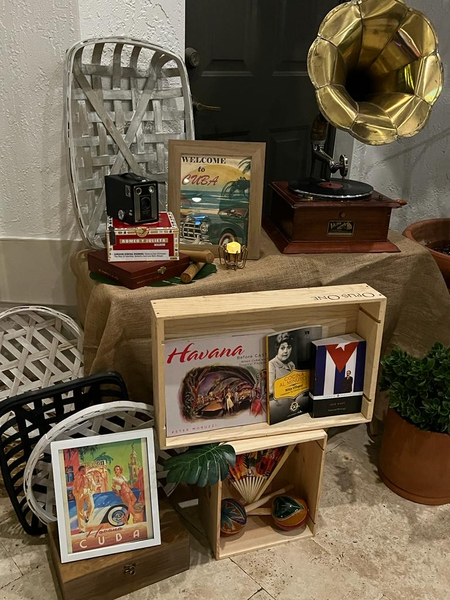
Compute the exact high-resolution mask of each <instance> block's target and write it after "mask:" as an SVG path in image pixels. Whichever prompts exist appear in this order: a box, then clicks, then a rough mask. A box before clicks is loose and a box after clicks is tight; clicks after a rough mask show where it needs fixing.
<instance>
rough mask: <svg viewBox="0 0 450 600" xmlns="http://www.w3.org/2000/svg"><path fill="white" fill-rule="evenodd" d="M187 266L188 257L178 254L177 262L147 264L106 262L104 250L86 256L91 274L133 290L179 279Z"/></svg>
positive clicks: (150, 262)
mask: <svg viewBox="0 0 450 600" xmlns="http://www.w3.org/2000/svg"><path fill="white" fill-rule="evenodd" d="M188 266H189V256H186V255H185V254H180V258H179V260H161V261H156V262H155V261H148V262H114V263H111V262H108V254H107V251H106V250H96V251H95V252H90V253H89V254H88V267H89V271H90V272H91V273H95V274H96V275H100V276H101V277H106V278H107V279H111V280H112V281H114V282H116V283H118V284H120V285H123V286H125V287H127V288H129V289H130V290H135V289H137V288H140V287H144V286H146V285H150V284H152V283H156V282H158V281H163V280H164V279H170V278H171V277H179V276H180V275H181V273H183V271H185V270H186V269H187V268H188Z"/></svg>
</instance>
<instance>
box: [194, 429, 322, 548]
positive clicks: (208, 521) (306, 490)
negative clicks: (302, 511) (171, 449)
mask: <svg viewBox="0 0 450 600" xmlns="http://www.w3.org/2000/svg"><path fill="white" fill-rule="evenodd" d="M229 443H230V444H231V445H232V446H233V447H234V449H235V451H236V454H243V453H244V452H253V451H256V450H265V449H268V448H276V447H279V446H291V445H293V444H295V448H294V450H293V451H292V452H291V454H290V455H289V457H288V459H287V460H286V462H285V463H284V464H283V466H282V467H281V469H280V470H279V472H278V473H277V474H276V475H275V477H274V479H273V480H272V482H271V484H270V485H269V487H268V489H267V493H270V492H272V491H276V490H278V489H281V488H282V487H284V486H285V485H287V484H293V485H294V489H293V490H292V491H290V492H289V494H292V495H296V496H298V497H299V498H302V499H303V500H305V502H306V503H307V505H308V508H309V515H308V519H307V522H306V526H302V527H301V528H299V529H297V530H295V529H294V530H292V531H282V530H281V529H278V528H276V527H275V525H274V524H273V521H272V517H270V516H267V517H266V516H264V517H259V516H251V515H249V516H248V520H247V524H246V526H245V527H244V529H243V531H242V532H241V533H239V534H238V535H234V536H225V537H224V536H221V535H220V507H221V501H222V499H223V498H235V499H237V500H239V501H241V502H242V498H241V497H240V495H239V493H238V492H237V491H236V489H235V488H234V486H233V485H232V484H231V483H229V482H228V480H225V481H223V482H219V483H218V484H217V485H215V486H213V487H206V488H203V489H200V497H199V511H200V517H201V519H202V522H203V525H204V527H205V530H206V534H207V536H208V539H209V542H210V544H211V548H212V550H213V553H214V556H215V557H216V558H217V559H221V558H227V557H229V556H234V555H235V554H242V553H244V552H250V551H252V550H259V549H261V548H270V547H272V546H275V545H277V544H283V543H285V542H289V541H292V540H299V539H307V538H310V537H312V536H313V535H314V534H315V532H316V527H317V517H318V510H319V500H320V493H321V487H322V475H323V466H324V460H325V449H326V443H327V434H326V433H325V431H323V430H320V429H319V430H316V431H306V432H303V433H290V434H284V435H274V436H270V437H268V438H256V439H252V440H245V441H236V442H229ZM265 493H266V492H265ZM265 493H264V494H265Z"/></svg>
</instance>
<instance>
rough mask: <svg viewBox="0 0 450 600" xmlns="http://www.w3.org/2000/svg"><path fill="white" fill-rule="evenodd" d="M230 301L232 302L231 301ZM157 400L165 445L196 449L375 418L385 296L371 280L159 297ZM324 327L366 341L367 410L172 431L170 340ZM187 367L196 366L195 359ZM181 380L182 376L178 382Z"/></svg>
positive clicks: (326, 332) (327, 332)
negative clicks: (169, 413)
mask: <svg viewBox="0 0 450 600" xmlns="http://www.w3.org/2000/svg"><path fill="white" fill-rule="evenodd" d="M230 298H232V301H231V300H230ZM151 311H152V367H153V399H154V406H155V413H156V424H157V434H158V441H159V446H160V448H163V449H166V448H177V447H183V446H195V445H197V444H208V443H213V442H227V441H230V440H245V439H248V438H257V437H266V436H272V435H280V434H283V433H296V432H301V431H311V430H316V429H326V428H328V427H338V426H348V425H354V424H355V425H356V424H359V423H367V422H369V421H371V419H372V416H373V410H374V404H375V394H376V390H377V376H378V365H379V361H380V352H381V340H382V337H383V326H384V319H385V312H386V298H385V296H383V295H382V294H380V293H379V292H377V291H376V290H374V289H373V288H371V287H370V286H368V285H367V284H365V283H361V284H354V285H339V286H328V287H317V288H303V289H292V290H283V292H282V293H280V291H279V290H274V291H262V292H247V293H241V294H233V295H232V296H230V295H229V294H224V295H216V296H198V297H194V298H191V301H190V302H188V303H186V300H185V299H184V298H168V299H167V298H166V299H165V300H153V301H152V302H151ZM311 323H317V324H320V325H322V336H323V337H324V338H325V337H330V336H333V335H341V334H345V333H357V334H358V335H360V336H361V337H362V338H363V339H365V340H366V344H367V347H366V364H365V375H364V388H363V399H362V406H361V412H359V413H352V414H340V415H335V416H327V417H321V418H312V417H311V416H310V414H308V413H305V414H302V415H299V416H296V417H293V418H291V419H288V420H287V421H282V422H281V423H277V424H276V425H269V424H268V423H267V421H264V422H261V423H259V424H254V425H243V426H237V427H223V428H217V429H211V430H205V431H201V430H199V431H198V432H194V433H192V432H191V433H188V434H186V433H181V434H179V435H171V436H169V435H168V430H167V403H168V402H178V398H177V397H176V396H169V395H168V394H167V391H166V357H165V351H166V343H167V341H168V340H184V341H185V340H187V339H188V340H189V339H190V338H200V337H202V336H210V335H211V332H214V335H215V336H217V338H220V336H225V335H226V334H230V333H233V334H237V333H244V332H245V333H251V332H255V333H256V332H261V331H263V330H266V329H267V328H272V329H273V330H284V329H295V328H297V327H301V326H303V325H310V324H311ZM189 364H193V363H192V362H191V363H189ZM180 384H181V380H180Z"/></svg>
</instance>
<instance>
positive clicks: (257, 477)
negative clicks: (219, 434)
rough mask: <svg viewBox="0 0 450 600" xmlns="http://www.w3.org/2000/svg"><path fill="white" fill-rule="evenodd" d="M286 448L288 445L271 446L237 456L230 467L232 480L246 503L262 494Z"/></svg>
mask: <svg viewBox="0 0 450 600" xmlns="http://www.w3.org/2000/svg"><path fill="white" fill-rule="evenodd" d="M286 450H287V446H284V447H281V448H269V449H268V450H259V451H257V452H248V453H246V454H239V455H238V456H237V457H236V464H235V466H234V467H231V466H230V468H229V475H230V480H231V483H232V484H233V485H234V487H235V488H236V489H237V491H238V492H239V493H240V495H241V496H242V498H243V499H244V501H245V502H246V504H250V503H251V502H254V501H255V500H257V499H258V496H260V495H261V494H262V492H263V491H264V489H265V488H266V485H267V483H268V480H269V478H270V476H271V475H272V473H273V471H274V469H275V468H276V467H277V466H278V464H279V463H280V461H281V459H282V458H283V456H284V454H285V452H286ZM283 462H284V461H283Z"/></svg>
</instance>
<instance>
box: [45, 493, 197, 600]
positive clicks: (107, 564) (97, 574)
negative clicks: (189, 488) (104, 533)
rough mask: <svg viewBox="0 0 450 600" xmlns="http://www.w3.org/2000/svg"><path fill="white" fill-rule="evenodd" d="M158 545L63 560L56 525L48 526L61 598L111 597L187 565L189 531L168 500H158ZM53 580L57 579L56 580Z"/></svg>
mask: <svg viewBox="0 0 450 600" xmlns="http://www.w3.org/2000/svg"><path fill="white" fill-rule="evenodd" d="M160 519H161V546H154V547H153V548H143V549H141V550H132V551H130V552H121V553H120V554H111V555H110V556H100V557H98V558H89V559H85V560H80V561H75V562H70V563H64V564H62V563H61V561H60V558H59V540H58V528H57V525H56V523H51V524H50V525H49V526H48V539H49V545H50V554H51V557H52V562H53V568H54V572H55V575H56V580H57V584H58V587H59V589H60V591H61V596H62V598H63V600H99V599H100V598H101V599H102V600H113V599H114V598H118V597H119V596H123V595H125V594H130V593H131V592H134V591H136V590H139V589H141V588H143V587H147V586H149V585H151V584H152V583H156V582H157V581H161V580H162V579H166V578H167V577H172V576H173V575H176V574H177V573H181V572H183V571H187V570H188V569H189V535H188V533H187V531H186V530H185V528H184V527H183V525H182V524H181V521H180V519H179V517H178V515H177V513H176V512H175V510H174V509H173V508H172V507H171V505H170V504H169V502H168V501H167V500H163V501H161V502H160ZM55 583H56V582H55Z"/></svg>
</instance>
